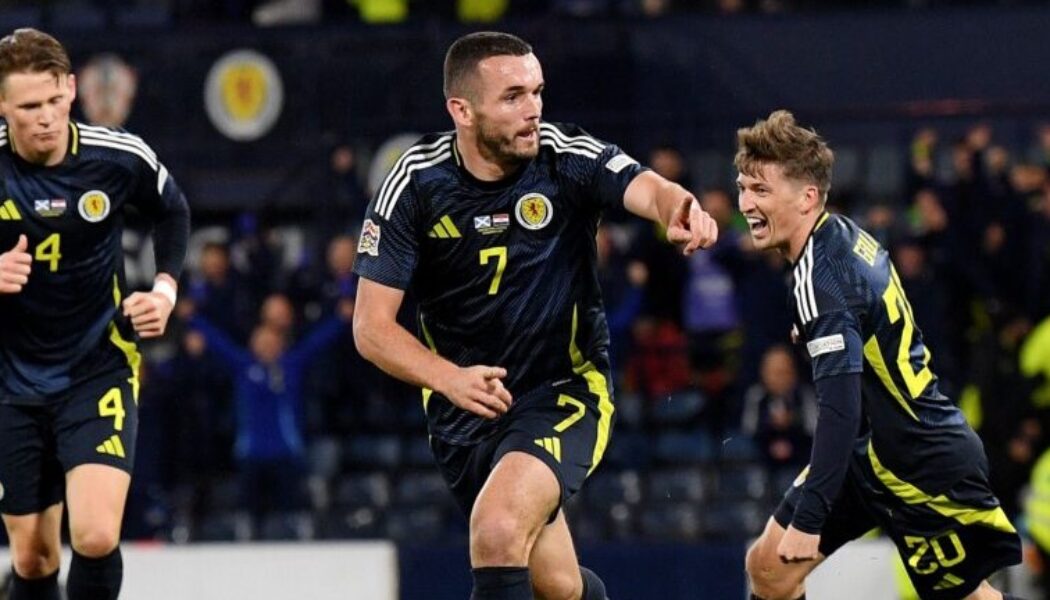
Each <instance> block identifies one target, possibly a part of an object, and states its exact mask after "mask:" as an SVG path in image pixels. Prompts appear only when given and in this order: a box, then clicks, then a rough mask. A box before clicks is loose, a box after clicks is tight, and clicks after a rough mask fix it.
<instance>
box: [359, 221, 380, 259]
mask: <svg viewBox="0 0 1050 600" xmlns="http://www.w3.org/2000/svg"><path fill="white" fill-rule="evenodd" d="M381 234H382V230H380V229H379V225H377V224H376V223H374V222H373V221H372V219H365V223H364V225H362V226H361V239H360V241H358V242H357V253H358V254H371V255H372V256H379V236H380V235H381Z"/></svg>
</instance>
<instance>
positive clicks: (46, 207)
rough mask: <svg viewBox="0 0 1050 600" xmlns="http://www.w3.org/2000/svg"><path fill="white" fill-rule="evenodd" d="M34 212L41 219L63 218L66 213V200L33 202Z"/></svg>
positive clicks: (53, 199) (52, 199) (54, 199)
mask: <svg viewBox="0 0 1050 600" xmlns="http://www.w3.org/2000/svg"><path fill="white" fill-rule="evenodd" d="M33 210H35V211H36V214H38V215H40V216H41V217H61V216H62V215H63V214H65V212H66V199H65V198H51V199H46V200H33Z"/></svg>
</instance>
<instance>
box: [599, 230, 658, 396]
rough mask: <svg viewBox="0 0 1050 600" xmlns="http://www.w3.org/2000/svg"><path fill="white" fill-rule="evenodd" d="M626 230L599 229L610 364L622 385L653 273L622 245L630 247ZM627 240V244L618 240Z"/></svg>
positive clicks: (617, 380)
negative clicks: (637, 321)
mask: <svg viewBox="0 0 1050 600" xmlns="http://www.w3.org/2000/svg"><path fill="white" fill-rule="evenodd" d="M629 235H630V234H629V232H628V230H627V228H626V227H621V226H618V225H611V224H609V223H602V224H601V225H599V226H598V237H597V249H598V284H599V285H600V286H601V290H602V300H603V301H604V302H605V310H606V320H607V321H608V323H609V362H610V365H611V366H612V371H613V381H614V382H616V383H619V381H620V379H621V377H622V376H623V371H624V365H625V364H626V361H627V356H628V355H629V353H630V350H631V326H632V325H633V324H634V322H635V319H637V317H638V315H639V313H640V312H641V309H642V299H643V297H644V293H645V292H644V290H645V284H646V282H647V281H648V280H649V271H648V269H646V267H645V264H644V263H642V262H641V261H639V260H634V259H629V258H628V257H627V256H626V254H625V253H624V252H623V251H622V250H621V248H620V246H621V244H622V245H627V243H626V241H625V240H623V239H624V238H627V237H629ZM618 240H623V241H618Z"/></svg>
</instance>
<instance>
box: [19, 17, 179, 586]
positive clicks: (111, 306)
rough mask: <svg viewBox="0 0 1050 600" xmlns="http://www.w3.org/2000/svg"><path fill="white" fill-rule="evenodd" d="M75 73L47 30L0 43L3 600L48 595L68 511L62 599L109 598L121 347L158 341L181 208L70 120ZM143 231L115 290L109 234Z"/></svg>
mask: <svg viewBox="0 0 1050 600" xmlns="http://www.w3.org/2000/svg"><path fill="white" fill-rule="evenodd" d="M75 97H76V84H75V76H74V75H73V73H72V70H71V66H70V63H69V57H68V56H67V54H66V52H65V49H64V48H62V45H61V44H60V43H59V42H58V41H57V40H55V39H54V38H53V37H51V36H50V35H47V34H46V33H43V32H40V31H37V30H34V29H19V30H17V31H15V32H13V33H12V34H10V35H8V36H6V37H4V38H3V39H2V40H0V111H2V114H3V116H4V119H5V120H4V122H3V123H2V124H0V186H2V187H0V248H2V249H4V250H6V251H4V252H3V253H2V254H0V319H2V320H3V326H2V327H0V513H2V514H3V520H4V525H5V527H6V529H7V533H8V536H9V538H10V540H11V551H12V552H11V554H12V560H13V563H14V573H13V584H12V590H11V597H12V598H17V599H20V600H24V599H29V600H33V599H47V600H53V599H54V600H57V598H58V597H59V595H58V594H59V591H58V585H57V575H58V568H59V557H60V535H59V533H60V529H61V523H62V514H63V508H64V507H65V508H67V509H68V514H69V527H70V539H71V542H72V547H73V561H72V564H71V567H70V572H69V575H68V578H67V581H68V583H67V594H68V598H69V599H70V600H81V599H86V598H91V599H96V598H97V599H109V598H116V597H117V595H118V593H119V591H120V585H121V581H122V574H123V563H122V560H121V555H120V548H119V546H118V543H119V539H120V524H121V519H122V517H123V511H124V502H125V498H126V497H127V492H128V486H129V484H130V478H131V470H132V465H133V463H134V450H135V438H136V432H137V428H138V409H137V402H138V391H139V379H138V377H139V362H140V358H139V353H138V350H137V347H136V337H142V338H150V337H157V336H159V335H161V334H162V333H163V332H164V329H165V326H166V324H167V320H168V317H169V315H170V314H171V310H172V308H173V305H174V303H175V294H176V285H177V284H176V281H177V279H178V277H179V274H180V272H181V270H182V261H183V258H184V257H185V253H186V243H187V238H188V236H189V208H188V206H187V204H186V199H185V198H184V197H183V195H182V192H180V191H179V188H178V186H177V185H176V184H175V181H174V179H172V178H171V177H170V176H169V174H168V171H167V169H165V168H164V165H163V164H161V163H160V162H159V160H158V159H157V156H156V154H155V153H154V152H153V150H152V149H151V148H150V147H149V146H148V145H146V143H145V142H143V141H142V139H141V138H139V137H137V136H134V135H131V134H129V133H126V132H123V131H120V130H115V129H109V128H105V127H94V126H90V125H87V124H82V123H77V122H75V121H73V120H71V119H70V116H69V112H70V107H71V105H72V102H73V100H74V98H75ZM127 207H134V208H135V209H137V210H138V212H139V213H140V214H142V215H143V216H144V217H145V219H146V220H148V221H149V222H150V223H151V224H152V225H153V241H154V253H155V256H156V264H157V275H156V278H155V280H154V287H153V290H152V291H149V292H135V293H131V294H129V293H128V290H127V286H126V284H125V281H124V252H123V248H122V245H121V234H122V230H123V224H124V217H123V215H124V211H125V209H126V208H127Z"/></svg>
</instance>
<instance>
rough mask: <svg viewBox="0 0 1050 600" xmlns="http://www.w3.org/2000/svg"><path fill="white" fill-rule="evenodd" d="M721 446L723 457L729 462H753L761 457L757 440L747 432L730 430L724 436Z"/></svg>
mask: <svg viewBox="0 0 1050 600" xmlns="http://www.w3.org/2000/svg"><path fill="white" fill-rule="evenodd" d="M721 437H722V440H721V443H720V444H719V447H720V448H721V458H722V461H723V462H728V463H753V462H755V461H757V460H758V459H759V455H758V448H756V447H755V441H754V440H753V439H751V438H750V437H748V436H747V434H744V433H741V432H739V431H730V432H727V433H725V434H723V435H722V436H721Z"/></svg>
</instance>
